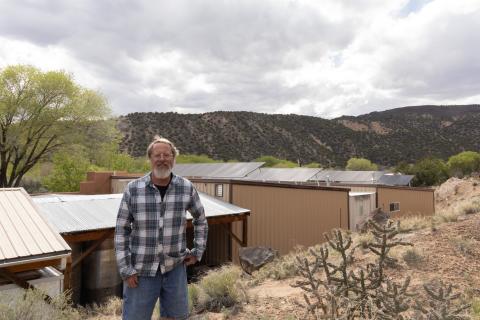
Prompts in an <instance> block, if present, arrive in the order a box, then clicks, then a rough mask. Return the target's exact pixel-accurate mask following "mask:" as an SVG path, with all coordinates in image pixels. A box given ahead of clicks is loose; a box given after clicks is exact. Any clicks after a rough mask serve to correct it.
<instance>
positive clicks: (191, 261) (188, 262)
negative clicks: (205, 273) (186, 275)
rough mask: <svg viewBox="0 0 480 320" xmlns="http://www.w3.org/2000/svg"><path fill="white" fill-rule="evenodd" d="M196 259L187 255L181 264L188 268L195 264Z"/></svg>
mask: <svg viewBox="0 0 480 320" xmlns="http://www.w3.org/2000/svg"><path fill="white" fill-rule="evenodd" d="M197 261H198V260H197V257H195V256H193V255H188V256H186V257H185V259H184V260H183V263H185V265H186V266H190V265H192V264H195V263H197Z"/></svg>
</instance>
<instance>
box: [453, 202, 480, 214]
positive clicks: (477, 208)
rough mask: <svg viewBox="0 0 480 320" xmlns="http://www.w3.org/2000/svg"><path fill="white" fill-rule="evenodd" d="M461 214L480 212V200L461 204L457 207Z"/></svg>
mask: <svg viewBox="0 0 480 320" xmlns="http://www.w3.org/2000/svg"><path fill="white" fill-rule="evenodd" d="M457 211H458V213H459V214H475V213H479V212H480V200H479V199H474V200H472V201H471V202H469V203H465V204H463V205H461V206H460V207H459V208H458V209H457Z"/></svg>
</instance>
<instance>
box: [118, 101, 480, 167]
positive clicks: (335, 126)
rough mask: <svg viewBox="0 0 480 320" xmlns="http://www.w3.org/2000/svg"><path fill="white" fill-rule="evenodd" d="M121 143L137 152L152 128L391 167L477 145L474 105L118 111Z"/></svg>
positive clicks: (185, 142)
mask: <svg viewBox="0 0 480 320" xmlns="http://www.w3.org/2000/svg"><path fill="white" fill-rule="evenodd" d="M118 127H119V129H120V131H121V132H122V133H123V135H124V138H123V140H122V143H121V148H122V150H124V151H127V152H128V153H129V154H131V155H134V156H142V155H144V152H145V149H146V147H147V145H148V143H149V141H151V139H152V137H153V136H154V135H155V134H160V135H162V136H164V137H166V138H169V139H171V140H173V141H175V143H176V144H177V145H178V147H179V149H180V151H181V152H182V153H193V154H206V155H209V156H210V157H213V158H215V159H220V160H231V159H235V160H239V161H251V160H253V159H255V158H257V157H260V156H262V155H272V156H275V157H277V158H283V159H288V160H291V161H294V162H300V163H303V164H305V163H309V162H313V161H315V162H319V163H321V164H322V165H323V166H325V167H330V166H331V167H335V166H344V165H345V163H346V161H347V160H348V159H349V158H351V157H365V158H368V159H370V160H372V161H373V162H375V163H377V164H381V165H386V166H392V165H396V164H398V163H399V162H400V161H407V162H414V161H416V160H418V159H420V158H423V157H426V156H435V157H440V158H444V159H446V158H448V157H449V156H450V155H453V154H456V153H459V152H461V151H464V150H474V151H476V150H479V149H480V105H465V106H414V107H404V108H396V109H391V110H387V111H382V112H372V113H369V114H365V115H361V116H357V117H353V116H343V117H340V118H336V119H332V120H327V119H322V118H318V117H311V116H300V115H278V114H262V113H254V112H225V111H218V112H211V113H204V114H178V113H171V112H169V113H132V114H128V115H126V116H121V117H120V118H119V123H118Z"/></svg>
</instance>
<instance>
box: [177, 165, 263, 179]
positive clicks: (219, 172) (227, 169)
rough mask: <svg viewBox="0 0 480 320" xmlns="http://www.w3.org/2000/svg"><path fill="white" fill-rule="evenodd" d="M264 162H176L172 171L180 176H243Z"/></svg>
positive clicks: (233, 177)
mask: <svg viewBox="0 0 480 320" xmlns="http://www.w3.org/2000/svg"><path fill="white" fill-rule="evenodd" d="M263 165H264V162H227V163H188V164H176V165H175V167H174V168H173V172H174V173H175V174H177V175H179V176H182V177H186V178H188V177H190V178H193V177H197V178H227V179H228V178H230V179H235V178H243V177H245V176H246V175H248V174H249V173H251V172H252V171H254V170H256V169H258V168H260V167H261V166H263Z"/></svg>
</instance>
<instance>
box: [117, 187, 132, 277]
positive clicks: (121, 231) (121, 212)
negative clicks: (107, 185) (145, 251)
mask: <svg viewBox="0 0 480 320" xmlns="http://www.w3.org/2000/svg"><path fill="white" fill-rule="evenodd" d="M129 201H130V192H129V189H128V187H127V188H126V189H125V192H124V193H123V198H122V201H121V203H120V208H119V209H118V215H117V222H116V225H115V255H116V259H117V266H118V271H119V273H120V276H121V277H122V279H126V278H127V277H129V276H131V275H133V274H135V273H137V271H136V270H135V269H134V268H133V266H132V260H131V252H130V234H131V233H132V226H131V223H132V220H133V218H132V215H131V213H130V206H129Z"/></svg>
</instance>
